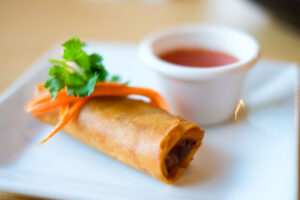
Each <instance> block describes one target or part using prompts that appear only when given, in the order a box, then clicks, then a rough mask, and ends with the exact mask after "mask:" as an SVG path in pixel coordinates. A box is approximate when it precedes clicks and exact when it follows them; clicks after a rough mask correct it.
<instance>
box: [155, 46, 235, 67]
mask: <svg viewBox="0 0 300 200" xmlns="http://www.w3.org/2000/svg"><path fill="white" fill-rule="evenodd" d="M159 57H160V58H161V59H162V60H164V61H167V62H170V63H173V64H177V65H183V66H187V67H217V66H222V65H228V64H232V63H234V62H236V61H238V59H237V58H235V57H234V56H232V55H229V54H227V53H223V52H220V51H215V50H209V49H203V48H198V47H197V48H194V47H191V48H190V47H187V48H180V49H174V50H172V51H168V52H166V53H164V54H162V55H160V56H159Z"/></svg>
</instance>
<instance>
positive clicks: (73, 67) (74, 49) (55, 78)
mask: <svg viewBox="0 0 300 200" xmlns="http://www.w3.org/2000/svg"><path fill="white" fill-rule="evenodd" d="M62 46H63V47H64V54H63V57H62V59H49V62H50V63H52V64H53V66H52V67H51V68H50V70H49V76H50V78H49V79H48V80H47V81H46V83H45V85H44V87H45V88H48V89H49V92H50V93H51V97H52V98H55V97H56V94H57V92H59V91H60V90H62V89H64V88H65V87H66V88H67V93H68V95H69V96H70V95H72V94H73V95H74V96H75V97H77V96H79V97H85V96H89V95H90V94H91V93H92V92H93V91H94V87H95V85H96V83H97V82H101V81H110V82H118V81H120V77H119V76H112V77H111V78H110V80H108V72H107V70H106V69H105V67H104V66H103V63H102V61H103V59H102V57H101V56H100V55H98V54H96V53H93V54H88V53H86V52H85V51H84V49H83V48H84V46H85V44H84V43H83V42H81V41H80V40H79V38H78V37H77V36H75V37H74V38H72V39H70V40H68V41H66V42H65V43H63V44H62Z"/></svg>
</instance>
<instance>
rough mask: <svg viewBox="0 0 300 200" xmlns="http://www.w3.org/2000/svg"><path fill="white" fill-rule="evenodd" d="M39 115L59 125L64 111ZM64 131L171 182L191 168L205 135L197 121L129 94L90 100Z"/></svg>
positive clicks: (49, 122)
mask: <svg viewBox="0 0 300 200" xmlns="http://www.w3.org/2000/svg"><path fill="white" fill-rule="evenodd" d="M36 117H37V118H38V119H39V120H40V121H42V122H44V123H47V124H50V125H55V124H56V123H57V122H58V120H59V109H56V110H52V111H50V112H47V113H45V114H41V115H36ZM63 131H64V132H65V133H67V134H69V135H71V136H72V137H74V138H76V139H78V140H80V141H81V142H83V143H85V144H87V145H89V146H91V147H93V148H95V149H97V150H99V151H100V152H102V153H105V154H106V155H108V156H110V157H112V158H114V159H116V160H119V161H121V162H122V163H124V164H126V165H128V166H131V167H133V168H135V169H138V170H140V171H142V172H144V173H146V174H148V175H150V176H152V177H154V178H156V179H158V180H160V181H162V182H164V183H167V184H172V183H174V181H175V180H176V179H177V178H178V177H179V176H180V175H181V174H182V173H183V172H184V171H185V169H187V167H188V166H189V163H190V161H191V160H192V159H193V155H194V154H195V152H196V151H197V150H198V148H199V147H200V145H201V142H202V139H203V136H204V131H203V130H201V129H200V127H199V126H198V125H196V124H193V123H190V122H188V121H185V120H184V119H182V118H180V117H178V116H175V115H172V114H170V113H168V112H166V111H164V110H162V109H160V108H158V107H156V106H154V105H151V104H149V103H147V102H144V101H141V100H134V99H130V98H127V97H96V98H92V99H90V100H89V101H88V102H87V103H86V104H85V105H84V106H83V107H82V109H81V111H80V112H79V114H78V115H77V116H76V117H74V118H73V119H72V120H71V121H70V122H69V123H68V124H67V125H66V126H65V127H64V128H63Z"/></svg>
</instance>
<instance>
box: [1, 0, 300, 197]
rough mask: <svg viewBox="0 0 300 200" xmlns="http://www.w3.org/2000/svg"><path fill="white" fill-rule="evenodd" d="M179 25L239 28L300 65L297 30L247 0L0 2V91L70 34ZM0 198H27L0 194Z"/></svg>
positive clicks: (130, 34) (133, 34)
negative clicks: (216, 25) (204, 24)
mask: <svg viewBox="0 0 300 200" xmlns="http://www.w3.org/2000/svg"><path fill="white" fill-rule="evenodd" d="M148 2H149V1H148ZM183 23H214V24H223V25H229V26H233V27H237V28H240V29H242V30H245V31H247V32H249V33H250V34H252V35H254V36H255V37H256V38H257V39H258V40H259V42H260V44H261V46H262V50H263V51H262V52H263V54H262V55H263V57H264V58H270V59H277V60H287V61H295V62H298V63H300V35H299V32H296V30H295V29H293V28H291V27H289V26H288V25H286V24H284V23H283V22H281V21H280V20H279V19H278V18H276V17H273V16H272V15H271V14H270V13H268V12H267V11H266V10H265V9H263V8H262V7H260V6H259V5H257V4H255V3H252V2H251V1H246V0H173V1H172V0H170V1H165V2H164V3H153V2H152V3H145V1H142V0H140V1H138V0H118V1H116V0H111V1H109V0H105V1H103V0H102V1H101V0H0V27H1V28H0V47H1V48H0V60H1V65H0V92H2V91H3V90H4V89H5V88H6V87H7V86H8V85H10V84H11V83H12V82H13V81H14V80H15V79H16V78H17V77H18V76H19V75H20V74H21V73H22V72H24V71H25V70H26V69H27V68H28V67H29V66H30V64H31V63H33V61H34V60H35V59H37V58H38V57H39V56H40V55H41V54H42V53H43V52H44V51H46V50H47V49H48V48H49V47H50V46H52V45H53V44H56V43H58V42H59V41H62V40H65V39H68V38H70V37H72V36H73V35H74V34H75V33H76V34H78V35H79V36H80V38H82V39H84V40H89V39H92V40H105V41H120V42H134V43H137V42H139V41H140V40H141V39H142V38H143V36H145V35H146V34H148V33H149V32H151V31H154V30H157V29H159V28H162V27H165V26H168V25H174V24H183ZM0 199H6V200H9V199H31V198H30V197H25V196H22V195H15V194H9V193H5V192H0Z"/></svg>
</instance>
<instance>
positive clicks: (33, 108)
mask: <svg viewBox="0 0 300 200" xmlns="http://www.w3.org/2000/svg"><path fill="white" fill-rule="evenodd" d="M38 90H43V88H42V84H40V85H38ZM128 95H140V96H144V97H147V98H149V99H150V103H151V104H153V105H155V106H158V107H160V108H162V109H164V110H166V111H169V107H168V104H167V102H166V101H165V100H164V98H163V97H162V96H161V95H160V94H159V93H158V92H156V91H154V90H151V89H147V88H138V87H129V86H127V85H125V84H119V83H111V82H102V83H98V84H97V85H96V86H95V88H94V92H93V93H92V94H90V96H87V97H83V98H80V97H74V96H73V95H71V96H68V95H67V91H66V89H64V90H61V91H60V92H58V93H57V95H56V97H55V99H51V95H50V94H49V93H41V95H36V97H35V98H34V99H33V100H31V101H30V102H29V103H28V105H26V106H25V110H26V111H27V112H31V113H32V114H35V115H39V114H43V113H45V112H48V111H51V110H54V109H56V108H60V117H59V122H58V123H57V125H56V126H55V127H54V129H53V130H52V131H51V133H50V134H49V135H48V136H47V137H46V138H45V139H44V140H43V141H42V142H41V143H40V144H43V143H45V142H46V141H48V140H49V139H50V138H51V137H52V136H53V135H55V134H56V133H57V132H58V131H60V130H61V129H62V128H63V127H64V126H65V125H66V124H67V123H68V122H69V121H70V120H71V119H72V118H73V117H74V116H75V115H76V114H77V113H78V112H79V111H80V109H81V107H82V106H83V105H84V104H85V103H86V101H87V100H89V99H90V98H93V97H99V96H128Z"/></svg>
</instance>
